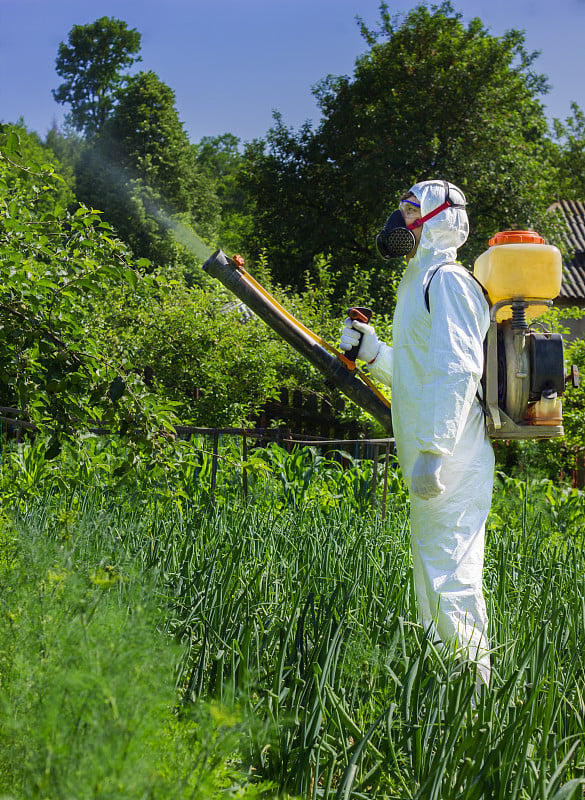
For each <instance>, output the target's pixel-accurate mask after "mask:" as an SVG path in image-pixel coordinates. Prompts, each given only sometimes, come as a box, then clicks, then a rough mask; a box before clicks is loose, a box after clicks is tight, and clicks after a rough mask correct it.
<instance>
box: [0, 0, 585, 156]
mask: <svg viewBox="0 0 585 800" xmlns="http://www.w3.org/2000/svg"><path fill="white" fill-rule="evenodd" d="M416 4H417V3H416V2H414V1H413V2H411V1H410V0H406V1H405V2H402V3H396V2H393V0H389V3H388V5H389V8H390V11H391V13H395V12H397V11H406V10H408V9H409V8H412V7H413V6H414V5H416ZM453 5H454V6H455V8H456V9H458V10H459V11H460V12H462V14H463V16H464V19H465V20H469V19H470V18H471V17H474V16H478V17H480V18H481V19H482V21H483V22H484V24H485V25H486V26H487V27H488V28H489V30H490V32H491V33H492V34H494V35H501V34H502V33H503V32H504V31H505V30H507V29H509V28H513V27H514V28H520V29H523V30H524V31H525V32H526V46H527V48H528V49H529V50H540V51H541V56H540V57H539V59H538V61H537V62H536V68H537V70H538V71H539V72H543V73H545V74H546V75H548V77H549V80H550V83H551V85H552V88H551V92H550V94H549V95H548V96H547V98H546V99H545V101H544V102H545V105H546V107H547V112H548V114H549V116H550V117H560V118H565V117H566V116H568V115H569V113H570V103H571V101H576V102H577V103H578V104H579V105H580V106H581V107H582V108H585V47H584V42H585V36H584V34H585V0H554V2H551V0H459V1H458V0H453ZM356 15H360V16H361V17H362V18H363V19H364V21H365V22H366V23H367V24H368V25H369V26H370V27H375V26H376V23H377V21H378V20H379V0H0V120H1V121H3V122H12V121H15V120H16V119H18V118H19V117H20V116H22V117H23V118H24V121H25V123H26V124H27V126H28V127H29V128H31V129H33V130H36V131H37V132H38V133H39V134H40V135H41V136H44V135H45V134H46V132H47V130H48V129H49V128H50V127H51V125H52V123H53V122H57V123H58V124H60V123H61V122H62V120H63V115H64V113H65V109H64V108H63V106H59V105H58V104H57V103H55V101H54V100H53V98H52V95H51V89H53V88H56V86H57V85H58V84H59V82H60V79H59V76H58V75H57V74H56V73H55V70H54V64H55V57H56V54H57V48H58V46H59V43H60V42H61V41H64V40H66V39H67V34H68V32H69V30H70V29H71V27H72V26H73V25H75V24H85V23H88V22H92V21H93V20H95V19H97V18H98V17H101V16H110V17H117V18H118V19H123V20H125V21H126V22H127V23H128V25H129V26H130V27H134V28H137V29H138V30H139V31H140V33H141V34H142V51H141V52H142V59H143V60H142V63H141V64H140V65H139V67H140V68H141V69H152V70H154V72H156V73H157V74H158V75H159V77H160V78H161V79H162V80H163V81H165V82H166V83H167V84H169V86H171V88H172V89H174V91H175V92H176V96H177V108H178V111H179V115H180V117H181V119H182V121H183V122H184V123H185V128H186V130H187V132H188V134H189V137H190V139H191V141H193V142H197V141H198V140H199V139H200V138H201V137H202V136H215V135H218V134H222V133H226V132H229V133H233V134H235V135H236V136H238V137H239V138H240V139H241V140H242V141H249V140H251V139H253V138H255V137H260V136H263V135H264V134H265V133H266V131H267V130H268V128H269V127H270V125H271V123H272V111H273V109H277V110H278V111H280V112H281V113H282V115H283V118H284V121H285V123H286V124H287V125H290V126H292V127H294V128H298V126H299V125H301V124H302V123H303V122H304V121H305V120H307V119H311V120H313V121H314V122H316V121H318V119H319V111H318V109H317V106H316V104H315V101H314V98H313V95H312V93H311V87H312V86H313V85H314V84H315V83H316V82H317V81H319V80H320V79H321V78H323V77H325V76H326V75H327V74H334V75H340V74H349V75H351V74H352V72H353V67H354V62H355V59H356V58H357V57H358V56H359V55H360V54H361V53H363V52H364V51H365V50H366V49H367V47H366V44H365V42H364V40H363V39H362V37H361V35H360V33H359V29H358V26H357V24H356V21H355V17H356Z"/></svg>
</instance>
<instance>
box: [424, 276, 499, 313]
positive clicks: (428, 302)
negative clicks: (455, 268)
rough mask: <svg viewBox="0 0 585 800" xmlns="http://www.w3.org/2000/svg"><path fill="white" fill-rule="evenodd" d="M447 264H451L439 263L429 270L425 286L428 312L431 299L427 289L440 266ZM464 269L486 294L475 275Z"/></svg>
mask: <svg viewBox="0 0 585 800" xmlns="http://www.w3.org/2000/svg"><path fill="white" fill-rule="evenodd" d="M447 266H451V265H450V264H439V266H438V267H435V269H434V270H433V271H432V272H431V274H430V276H429V279H428V281H427V285H426V287H425V306H426V307H427V311H428V312H429V313H430V311H431V301H430V300H429V289H430V288H431V281H432V280H433V278H434V277H435V275H436V274H437V272H438V271H439V270H440V269H441V267H447ZM463 269H465V267H463ZM465 271H466V272H467V274H468V275H469V277H470V278H473V280H474V281H475V282H476V283H477V285H478V286H479V287H480V288H481V290H482V292H483V294H484V296H485V295H486V291H485V289H484V288H483V286H482V285H481V283H480V282H479V281H478V280H477V278H476V277H475V275H474V274H473V273H472V272H469V271H468V270H465Z"/></svg>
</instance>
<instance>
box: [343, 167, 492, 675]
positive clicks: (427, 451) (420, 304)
mask: <svg viewBox="0 0 585 800" xmlns="http://www.w3.org/2000/svg"><path fill="white" fill-rule="evenodd" d="M468 232H469V225H468V220H467V213H466V211H465V196H464V195H463V192H462V191H461V190H460V189H458V188H457V187H456V186H454V185H453V184H451V183H448V182H447V181H441V180H431V181H422V182H420V183H417V184H415V185H414V186H413V187H412V188H411V189H410V191H409V192H408V193H407V194H406V195H405V196H404V197H403V198H402V199H401V202H400V206H399V209H398V211H395V212H394V213H393V214H392V215H391V216H390V217H389V218H388V220H387V222H386V225H385V227H384V229H383V230H382V231H381V232H380V234H379V235H378V237H377V245H378V250H379V251H380V253H381V254H382V255H383V256H384V257H385V258H393V257H397V256H404V255H405V256H407V267H406V270H405V272H404V275H403V277H402V279H401V281H400V285H399V287H398V293H397V301H396V309H395V312H394V319H393V346H392V347H390V346H389V345H387V344H385V343H384V342H381V341H379V340H378V338H377V336H376V333H375V331H374V328H373V327H372V326H371V325H366V324H364V323H360V322H357V321H353V322H352V321H351V320H350V319H347V320H346V321H345V326H344V329H343V332H342V337H341V348H342V349H343V350H349V349H350V348H351V347H353V346H354V345H356V344H357V343H358V342H360V349H359V352H358V359H361V360H363V361H365V362H367V364H368V369H369V370H370V372H371V374H372V375H373V376H374V377H375V378H377V379H379V380H380V381H381V382H383V383H385V384H387V385H389V386H390V385H391V386H392V421H393V427H394V436H395V439H396V449H397V456H398V461H399V463H400V467H401V470H402V473H403V476H404V479H405V481H406V483H407V485H408V489H409V492H410V520H411V540H412V556H413V563H414V583H415V588H416V596H417V600H418V607H419V614H420V618H421V623H422V625H423V626H424V627H425V630H427V631H429V632H430V635H431V636H432V637H436V635H437V634H438V638H440V640H441V641H442V642H443V643H444V644H445V645H448V646H449V647H454V648H455V652H457V653H458V654H459V655H463V656H464V657H466V658H469V659H471V660H472V661H474V662H476V664H477V674H478V686H479V685H481V683H484V684H486V685H489V679H490V658H489V652H488V650H489V646H488V640H487V625H488V620H487V613H486V606H485V601H484V596H483V588H482V578H483V560H484V539H485V522H486V518H487V515H488V513H489V509H490V504H491V498H492V489H493V474H494V455H493V450H492V446H491V443H490V441H489V439H488V437H487V434H486V429H485V423H484V414H483V410H482V408H481V405H480V402H479V400H478V396H477V392H478V387H479V384H480V380H481V376H482V371H483V357H484V355H483V340H484V336H485V334H486V332H487V330H488V327H489V310H488V304H487V301H486V299H485V297H484V295H483V292H482V290H481V287H480V286H479V284H478V283H477V282H476V281H475V279H474V278H473V277H472V276H471V275H470V273H469V272H468V271H467V270H466V269H465V268H464V267H462V266H460V265H458V264H456V263H455V258H456V254H457V248H458V247H460V246H461V245H462V244H463V243H464V242H465V240H466V239H467V236H468ZM360 337H361V340H360Z"/></svg>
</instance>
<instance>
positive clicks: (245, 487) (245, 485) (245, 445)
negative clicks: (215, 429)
mask: <svg viewBox="0 0 585 800" xmlns="http://www.w3.org/2000/svg"><path fill="white" fill-rule="evenodd" d="M247 460H248V440H247V439H246V434H245V433H244V434H243V435H242V461H243V464H242V489H243V492H244V498H246V499H247V497H248V470H247V469H246V461H247Z"/></svg>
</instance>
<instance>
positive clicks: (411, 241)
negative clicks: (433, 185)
mask: <svg viewBox="0 0 585 800" xmlns="http://www.w3.org/2000/svg"><path fill="white" fill-rule="evenodd" d="M442 183H443V186H444V187H445V200H444V201H443V202H442V203H441V204H440V205H438V206H437V208H435V209H433V210H432V211H430V212H429V213H428V214H425V216H424V217H420V218H419V219H415V220H414V221H413V222H410V223H407V222H406V220H405V218H404V215H403V213H402V211H401V210H400V209H396V211H393V212H392V214H390V216H389V217H388V219H387V220H386V224H385V225H384V227H383V228H382V230H381V231H380V233H379V234H378V235H377V236H376V247H377V248H378V252H379V253H380V255H381V256H382V258H386V259H390V258H401V257H403V256H407V255H408V254H409V253H411V252H412V251H413V250H414V248H415V247H416V238H415V235H414V233H413V231H414V230H416V229H417V228H420V226H421V225H423V224H424V223H425V222H426V221H427V220H429V219H432V218H433V217H436V216H437V214H440V213H441V211H444V210H445V209H446V208H465V203H455V202H454V201H453V200H452V199H451V197H450V196H449V183H448V182H447V181H442ZM402 202H403V203H408V204H409V205H411V206H415V207H417V208H420V205H419V204H418V203H416V202H414V201H412V200H403V201H402Z"/></svg>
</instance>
